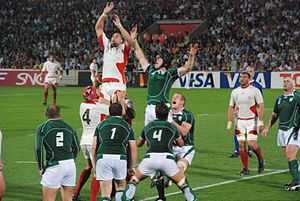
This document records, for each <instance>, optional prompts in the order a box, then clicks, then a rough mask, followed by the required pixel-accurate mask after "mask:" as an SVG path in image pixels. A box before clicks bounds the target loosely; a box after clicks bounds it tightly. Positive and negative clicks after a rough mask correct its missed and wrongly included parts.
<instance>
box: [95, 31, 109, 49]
mask: <svg viewBox="0 0 300 201" xmlns="http://www.w3.org/2000/svg"><path fill="white" fill-rule="evenodd" d="M97 40H98V44H99V46H100V48H101V49H103V50H104V49H105V48H107V46H108V45H109V39H108V38H107V37H106V35H105V33H104V32H103V33H102V34H101V35H100V36H99V37H98V38H97Z"/></svg>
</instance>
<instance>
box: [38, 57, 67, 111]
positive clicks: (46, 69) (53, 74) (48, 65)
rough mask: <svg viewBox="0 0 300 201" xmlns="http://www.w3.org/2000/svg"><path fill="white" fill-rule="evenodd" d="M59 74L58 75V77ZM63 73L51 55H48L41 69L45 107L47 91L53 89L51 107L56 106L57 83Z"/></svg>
mask: <svg viewBox="0 0 300 201" xmlns="http://www.w3.org/2000/svg"><path fill="white" fill-rule="evenodd" d="M58 73H59V75H58ZM62 76H63V71H62V68H61V65H60V64H59V63H58V62H57V61H56V60H55V58H54V56H53V55H50V56H49V58H48V61H46V62H45V63H44V65H43V68H42V76H41V77H42V78H41V79H42V82H44V102H43V105H47V101H48V89H49V87H52V89H53V105H55V104H56V97H57V87H58V81H59V80H61V79H62Z"/></svg>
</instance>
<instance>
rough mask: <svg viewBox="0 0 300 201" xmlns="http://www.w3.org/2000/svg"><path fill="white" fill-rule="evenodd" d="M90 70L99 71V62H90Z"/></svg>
mask: <svg viewBox="0 0 300 201" xmlns="http://www.w3.org/2000/svg"><path fill="white" fill-rule="evenodd" d="M90 71H91V73H92V72H94V71H96V72H97V71H98V68H97V64H95V63H91V64H90Z"/></svg>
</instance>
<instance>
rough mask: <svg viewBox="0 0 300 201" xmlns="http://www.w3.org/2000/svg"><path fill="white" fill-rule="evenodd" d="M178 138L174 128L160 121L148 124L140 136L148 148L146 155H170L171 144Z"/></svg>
mask: <svg viewBox="0 0 300 201" xmlns="http://www.w3.org/2000/svg"><path fill="white" fill-rule="evenodd" d="M179 137H180V135H179V132H178V130H177V128H176V126H174V125H173V124H171V123H169V122H167V121H160V120H154V121H152V122H150V123H149V124H148V125H147V126H145V127H144V129H143V131H142V134H141V138H142V140H145V141H146V142H147V145H148V146H149V149H148V151H147V153H172V146H173V143H174V141H175V140H176V139H178V138H179Z"/></svg>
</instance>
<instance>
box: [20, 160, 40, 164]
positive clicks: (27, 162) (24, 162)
mask: <svg viewBox="0 0 300 201" xmlns="http://www.w3.org/2000/svg"><path fill="white" fill-rule="evenodd" d="M16 163H17V164H36V163H37V162H36V161H16Z"/></svg>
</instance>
